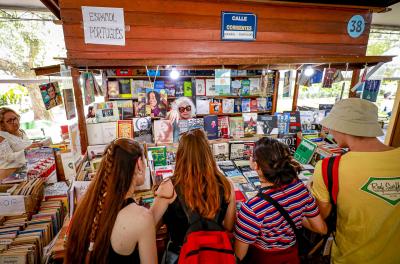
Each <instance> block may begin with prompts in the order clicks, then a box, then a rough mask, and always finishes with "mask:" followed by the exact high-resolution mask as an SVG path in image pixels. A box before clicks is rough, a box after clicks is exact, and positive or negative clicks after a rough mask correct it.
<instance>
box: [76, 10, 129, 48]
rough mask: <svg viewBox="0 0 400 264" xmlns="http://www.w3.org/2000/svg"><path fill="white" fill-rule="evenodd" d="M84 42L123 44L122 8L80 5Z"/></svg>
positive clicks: (123, 22) (123, 24)
mask: <svg viewBox="0 0 400 264" xmlns="http://www.w3.org/2000/svg"><path fill="white" fill-rule="evenodd" d="M82 17H83V31H84V35H85V43H86V44H89V43H90V44H101V45H119V46H125V21H124V9H123V8H110V7H95V6H82Z"/></svg>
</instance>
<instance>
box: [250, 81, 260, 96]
mask: <svg viewBox="0 0 400 264" xmlns="http://www.w3.org/2000/svg"><path fill="white" fill-rule="evenodd" d="M249 81H250V95H260V94H261V85H260V83H261V79H260V78H249Z"/></svg>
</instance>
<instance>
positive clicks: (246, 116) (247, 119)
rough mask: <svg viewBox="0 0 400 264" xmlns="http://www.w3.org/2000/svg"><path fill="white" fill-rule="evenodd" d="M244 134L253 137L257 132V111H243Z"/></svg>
mask: <svg viewBox="0 0 400 264" xmlns="http://www.w3.org/2000/svg"><path fill="white" fill-rule="evenodd" d="M243 122H244V136H246V137H251V136H253V135H255V134H256V132H257V113H243Z"/></svg>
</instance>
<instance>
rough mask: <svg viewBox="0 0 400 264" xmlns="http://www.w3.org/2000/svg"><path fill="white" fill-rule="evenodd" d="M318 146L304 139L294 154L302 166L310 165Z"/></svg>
mask: <svg viewBox="0 0 400 264" xmlns="http://www.w3.org/2000/svg"><path fill="white" fill-rule="evenodd" d="M316 149H317V145H316V144H314V143H313V142H311V141H308V140H307V139H303V140H302V141H301V142H300V144H299V146H298V147H297V149H296V151H295V153H294V159H295V160H297V161H298V162H300V163H301V164H308V163H309V162H310V160H311V158H312V157H313V155H314V152H315V150H316Z"/></svg>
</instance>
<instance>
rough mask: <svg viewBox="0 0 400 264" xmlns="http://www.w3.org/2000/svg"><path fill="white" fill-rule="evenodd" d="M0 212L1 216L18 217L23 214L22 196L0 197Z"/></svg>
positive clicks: (23, 202)
mask: <svg viewBox="0 0 400 264" xmlns="http://www.w3.org/2000/svg"><path fill="white" fill-rule="evenodd" d="M0 212H1V214H2V215H18V214H23V213H25V200H24V196H23V195H7V196H0Z"/></svg>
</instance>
